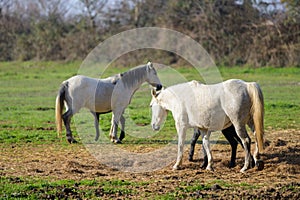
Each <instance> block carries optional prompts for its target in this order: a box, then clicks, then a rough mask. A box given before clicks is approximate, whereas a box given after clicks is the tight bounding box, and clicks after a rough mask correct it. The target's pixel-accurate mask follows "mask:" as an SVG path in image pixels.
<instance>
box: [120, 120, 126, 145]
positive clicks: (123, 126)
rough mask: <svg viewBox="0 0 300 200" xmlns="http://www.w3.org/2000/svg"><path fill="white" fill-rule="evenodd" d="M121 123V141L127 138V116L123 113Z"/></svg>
mask: <svg viewBox="0 0 300 200" xmlns="http://www.w3.org/2000/svg"><path fill="white" fill-rule="evenodd" d="M120 123H121V133H120V141H122V140H123V139H124V138H125V117H124V116H123V115H121V117H120Z"/></svg>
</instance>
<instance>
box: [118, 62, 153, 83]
mask: <svg viewBox="0 0 300 200" xmlns="http://www.w3.org/2000/svg"><path fill="white" fill-rule="evenodd" d="M146 72H147V65H144V66H138V67H135V68H133V69H131V70H129V71H127V72H125V73H123V75H122V77H121V80H122V82H123V84H124V86H125V87H127V88H131V87H134V86H135V85H137V84H138V83H141V82H143V81H144V80H145V77H146V75H147V73H146Z"/></svg>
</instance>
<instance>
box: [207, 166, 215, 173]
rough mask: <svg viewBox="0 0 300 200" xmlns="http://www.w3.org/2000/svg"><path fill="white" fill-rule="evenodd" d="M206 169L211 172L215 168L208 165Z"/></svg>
mask: <svg viewBox="0 0 300 200" xmlns="http://www.w3.org/2000/svg"><path fill="white" fill-rule="evenodd" d="M206 170H208V171H211V172H213V171H215V170H214V168H212V167H206Z"/></svg>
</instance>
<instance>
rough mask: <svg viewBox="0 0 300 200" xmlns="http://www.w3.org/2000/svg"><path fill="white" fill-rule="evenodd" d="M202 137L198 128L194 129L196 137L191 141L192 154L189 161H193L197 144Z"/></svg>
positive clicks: (190, 153)
mask: <svg viewBox="0 0 300 200" xmlns="http://www.w3.org/2000/svg"><path fill="white" fill-rule="evenodd" d="M199 136H200V131H199V130H198V128H194V135H193V138H192V140H191V149H190V152H189V161H191V162H192V161H193V156H194V152H195V146H196V143H197V140H198V138H199Z"/></svg>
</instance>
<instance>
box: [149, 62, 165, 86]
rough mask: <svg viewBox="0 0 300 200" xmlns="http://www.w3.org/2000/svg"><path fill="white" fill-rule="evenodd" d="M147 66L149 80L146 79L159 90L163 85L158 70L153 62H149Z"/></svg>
mask: <svg viewBox="0 0 300 200" xmlns="http://www.w3.org/2000/svg"><path fill="white" fill-rule="evenodd" d="M146 67H147V80H146V81H147V82H148V83H149V84H150V85H152V86H153V87H156V90H157V91H158V90H161V88H162V85H161V83H160V80H159V78H158V76H157V72H156V70H155V68H154V67H153V63H152V62H148V63H147V66H146Z"/></svg>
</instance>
